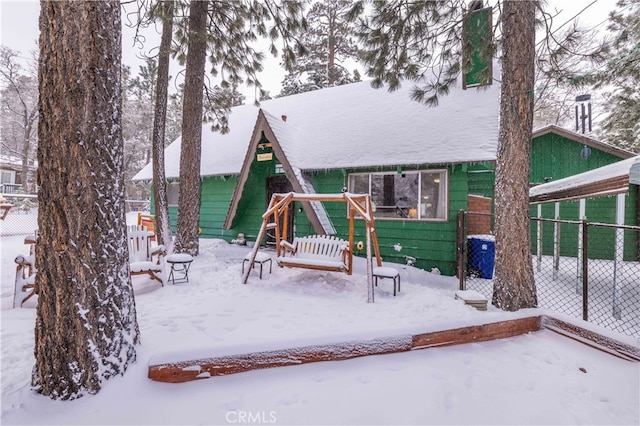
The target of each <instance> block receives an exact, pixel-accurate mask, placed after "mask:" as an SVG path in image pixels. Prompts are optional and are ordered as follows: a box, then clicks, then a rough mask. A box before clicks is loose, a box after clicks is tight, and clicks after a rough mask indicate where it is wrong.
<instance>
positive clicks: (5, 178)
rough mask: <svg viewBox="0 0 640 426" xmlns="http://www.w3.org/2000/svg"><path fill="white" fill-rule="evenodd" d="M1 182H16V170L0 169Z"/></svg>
mask: <svg viewBox="0 0 640 426" xmlns="http://www.w3.org/2000/svg"><path fill="white" fill-rule="evenodd" d="M2 183H8V184H14V183H16V172H14V171H13V170H0V184H2Z"/></svg>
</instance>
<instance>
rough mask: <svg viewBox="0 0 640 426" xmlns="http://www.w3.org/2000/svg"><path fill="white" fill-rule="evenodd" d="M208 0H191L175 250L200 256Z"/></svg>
mask: <svg viewBox="0 0 640 426" xmlns="http://www.w3.org/2000/svg"><path fill="white" fill-rule="evenodd" d="M208 4H209V2H208V1H201V0H195V1H191V4H190V11H189V42H188V47H187V49H188V50H187V64H186V71H185V77H184V103H183V109H182V145H181V150H180V195H179V198H178V225H177V230H176V243H175V251H176V252H180V253H189V254H191V255H192V256H197V255H198V252H199V241H198V238H199V236H198V229H199V218H200V157H201V143H202V105H203V91H204V72H205V63H206V59H207V40H206V30H207V8H208Z"/></svg>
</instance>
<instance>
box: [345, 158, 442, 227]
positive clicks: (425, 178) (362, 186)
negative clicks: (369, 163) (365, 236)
mask: <svg viewBox="0 0 640 426" xmlns="http://www.w3.org/2000/svg"><path fill="white" fill-rule="evenodd" d="M447 182H448V179H447V170H446V169H445V170H440V169H439V170H423V171H411V172H404V173H397V172H383V173H353V174H350V175H349V192H352V193H357V194H363V193H364V194H366V193H368V194H370V195H371V202H372V203H373V209H374V216H375V218H376V219H402V220H447V211H448V208H447V201H448V200H447V193H448V191H447Z"/></svg>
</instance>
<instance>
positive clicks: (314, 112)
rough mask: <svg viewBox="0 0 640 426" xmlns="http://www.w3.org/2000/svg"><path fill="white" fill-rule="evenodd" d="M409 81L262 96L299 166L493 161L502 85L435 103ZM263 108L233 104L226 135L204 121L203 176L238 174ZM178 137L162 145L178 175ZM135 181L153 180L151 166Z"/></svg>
mask: <svg viewBox="0 0 640 426" xmlns="http://www.w3.org/2000/svg"><path fill="white" fill-rule="evenodd" d="M411 87H412V84H411V83H405V84H403V86H402V88H400V89H399V90H397V91H395V92H392V93H389V92H388V91H387V90H385V89H374V88H372V87H371V85H370V83H369V82H361V83H353V84H348V85H343V86H338V87H332V88H328V89H322V90H316V91H313V92H307V93H302V94H298V95H292V96H287V97H282V98H277V99H272V100H268V101H264V102H262V105H261V108H262V109H263V110H264V111H265V112H268V113H269V115H270V116H271V117H278V119H277V120H275V121H277V123H276V122H273V123H272V122H271V120H270V125H271V127H272V128H273V131H274V133H276V134H277V135H278V139H279V141H280V145H281V146H282V149H283V150H284V151H285V152H286V155H287V156H288V157H289V159H290V160H291V162H292V163H295V164H296V166H297V167H299V168H300V169H301V170H324V169H341V168H353V167H381V166H394V165H413V164H443V163H463V162H476V161H493V160H495V159H496V148H497V143H498V112H499V92H500V86H499V84H493V85H492V86H488V87H485V88H482V89H469V90H462V88H461V87H459V86H458V87H455V88H452V89H451V92H450V93H449V94H448V95H446V96H442V97H441V98H440V102H439V105H438V106H437V107H432V108H429V107H425V106H424V105H422V104H420V103H418V102H416V101H413V100H411V98H410V90H411ZM258 111H259V109H258V107H256V106H254V105H242V106H238V107H235V108H233V109H232V111H231V114H230V117H229V128H230V131H229V133H227V134H225V135H222V134H220V133H217V132H212V131H211V129H210V126H209V125H208V124H205V125H204V126H203V134H202V163H201V168H200V173H201V175H202V176H215V175H235V174H239V173H240V169H241V167H242V164H243V159H244V158H245V155H246V153H247V148H248V145H249V142H250V140H251V136H252V132H253V128H254V125H255V123H256V119H257V116H258ZM285 116H286V123H285V122H284V121H283V120H282V119H280V117H285ZM180 143H181V138H178V139H176V140H175V141H174V142H173V143H172V144H171V145H169V146H168V147H167V148H166V149H165V164H166V177H167V178H177V177H178V176H179V163H180ZM133 179H134V180H149V179H152V167H151V164H147V166H145V167H144V168H143V169H142V170H141V171H140V172H139V173H138V174H137V175H136V176H135V177H134V178H133Z"/></svg>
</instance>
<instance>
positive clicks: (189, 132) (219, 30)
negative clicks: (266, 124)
mask: <svg viewBox="0 0 640 426" xmlns="http://www.w3.org/2000/svg"><path fill="white" fill-rule="evenodd" d="M189 8H190V13H189V21H188V25H185V23H184V22H180V20H179V22H180V25H178V29H177V31H176V35H177V40H178V42H179V44H180V49H179V52H178V59H179V60H181V61H182V62H186V71H185V90H184V99H185V100H186V101H185V102H184V103H183V116H182V147H181V157H180V195H179V201H178V224H177V229H176V241H175V250H176V251H178V252H187V253H190V254H192V255H197V254H198V252H199V241H198V231H199V216H200V157H201V146H200V144H201V132H202V120H203V118H205V119H206V121H208V122H210V123H211V126H212V128H213V130H219V131H221V132H223V133H224V132H227V131H228V130H229V128H228V115H229V112H230V109H231V107H232V106H233V105H234V103H235V102H237V101H238V99H237V97H235V96H234V89H235V88H237V87H239V86H240V85H241V84H246V85H248V86H252V87H255V88H256V90H258V91H259V92H260V96H258V99H260V98H261V97H262V95H265V93H264V92H263V91H262V85H261V83H260V81H259V79H258V73H259V72H260V71H262V69H263V67H262V61H263V59H264V54H263V53H261V52H259V51H256V50H255V42H256V40H257V39H258V37H262V38H267V39H269V40H270V45H269V51H270V52H271V53H272V54H273V55H278V51H279V49H278V48H277V47H276V44H275V43H276V41H278V40H282V43H283V47H282V49H283V51H284V65H285V67H287V68H288V69H290V68H291V67H292V66H293V64H294V63H295V58H296V53H300V52H301V51H302V50H303V49H302V47H301V45H300V44H299V43H296V42H295V41H294V39H293V35H294V34H297V33H298V31H299V29H300V28H301V27H306V22H305V21H304V20H303V19H302V18H301V4H300V2H298V1H286V2H279V1H274V0H263V1H260V2H257V1H252V0H244V1H232V2H231V1H230V2H227V1H212V0H192V1H191V2H190V4H189ZM206 64H208V66H209V68H208V70H209V74H210V75H211V77H214V78H218V79H219V80H220V83H219V86H220V88H221V89H222V92H218V93H217V94H216V93H213V92H210V93H211V94H212V95H220V94H221V95H225V94H226V95H228V96H226V101H225V102H224V103H223V104H222V105H220V103H218V104H216V105H209V104H207V103H205V102H203V101H202V97H203V90H204V81H205V70H206V68H205V66H206ZM211 77H207V79H208V78H211ZM211 99H218V100H220V98H219V97H217V96H211Z"/></svg>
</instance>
